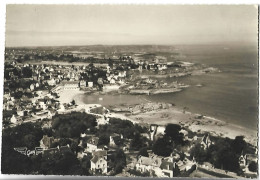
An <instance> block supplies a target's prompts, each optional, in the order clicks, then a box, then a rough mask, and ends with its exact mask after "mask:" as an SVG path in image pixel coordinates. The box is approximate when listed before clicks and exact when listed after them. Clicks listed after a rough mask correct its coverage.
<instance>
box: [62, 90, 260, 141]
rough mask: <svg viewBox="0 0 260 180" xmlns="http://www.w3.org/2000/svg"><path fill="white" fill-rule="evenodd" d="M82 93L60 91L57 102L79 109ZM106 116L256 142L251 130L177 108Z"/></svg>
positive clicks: (253, 132)
mask: <svg viewBox="0 0 260 180" xmlns="http://www.w3.org/2000/svg"><path fill="white" fill-rule="evenodd" d="M84 93H85V92H84V91H79V90H62V91H60V92H58V94H59V96H60V97H59V99H58V100H59V101H60V102H61V103H69V102H71V101H72V100H73V99H74V100H75V102H76V104H77V105H79V107H81V106H84V105H85V106H86V105H87V104H86V103H84V102H83V101H82V99H81V97H82V96H81V95H82V94H84ZM89 105H90V104H89ZM91 105H93V104H91ZM108 116H109V117H116V118H121V119H126V120H130V121H132V122H133V123H148V124H158V125H166V124H168V123H174V124H181V125H183V126H184V127H187V128H189V129H190V130H191V131H193V132H209V133H211V134H212V135H216V136H221V137H229V138H232V139H234V138H235V137H236V136H244V137H245V140H246V141H247V142H249V143H251V144H253V145H256V143H257V141H258V140H257V132H256V131H254V130H252V129H247V128H245V127H241V126H238V125H235V124H231V123H227V122H224V121H221V120H218V119H215V118H212V117H207V116H203V117H202V118H199V116H200V114H194V113H191V112H188V111H186V112H183V110H181V109H178V108H177V107H170V108H169V109H159V110H152V111H147V112H141V113H137V114H124V113H110V114H109V115H108Z"/></svg>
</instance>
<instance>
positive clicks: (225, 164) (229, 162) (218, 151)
mask: <svg viewBox="0 0 260 180" xmlns="http://www.w3.org/2000/svg"><path fill="white" fill-rule="evenodd" d="M214 142H215V143H214V144H212V145H211V146H210V147H209V148H208V149H204V148H202V147H201V146H200V144H197V145H195V146H194V147H193V148H192V149H191V156H192V157H194V158H195V159H196V161H197V162H198V163H203V162H210V163H212V164H213V165H214V167H216V168H219V169H224V170H228V171H232V172H236V173H241V169H240V166H239V157H240V156H241V153H242V152H243V153H247V152H249V149H248V145H247V143H246V142H245V140H244V137H243V136H237V137H236V138H235V139H229V138H216V140H215V141H214Z"/></svg>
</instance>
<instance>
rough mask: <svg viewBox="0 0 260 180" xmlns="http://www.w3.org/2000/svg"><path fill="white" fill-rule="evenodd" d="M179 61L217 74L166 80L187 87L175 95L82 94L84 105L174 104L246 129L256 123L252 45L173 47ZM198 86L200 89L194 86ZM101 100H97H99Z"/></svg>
mask: <svg viewBox="0 0 260 180" xmlns="http://www.w3.org/2000/svg"><path fill="white" fill-rule="evenodd" d="M176 48H177V49H178V51H179V52H180V53H181V54H182V56H183V57H184V58H183V59H182V60H184V61H189V62H194V63H202V64H206V65H208V66H212V67H217V68H218V69H219V70H220V71H221V72H218V73H210V74H204V75H197V76H188V77H182V78H168V79H165V80H166V81H167V82H172V81H176V80H177V81H179V82H183V83H185V84H189V85H191V86H190V87H189V88H186V89H185V90H183V91H181V92H178V93H169V94H160V95H151V96H131V95H116V96H115V95H113V96H112V95H94V96H93V95H85V96H84V98H83V100H84V102H85V103H100V104H103V105H104V106H109V105H118V104H130V105H131V104H136V103H140V102H145V99H147V100H149V101H153V102H168V103H174V104H175V105H176V106H177V107H179V108H183V107H188V111H191V112H194V113H200V114H203V115H207V116H212V117H215V118H217V119H220V120H224V121H226V122H229V123H233V124H237V125H240V126H243V127H247V128H250V129H254V130H256V129H257V124H258V59H257V58H258V57H257V46H256V45H245V44H241V45H200V46H198V45H187V46H176ZM197 84H201V85H202V87H197V86H196V85H197ZM100 97H101V98H103V100H99V98H100Z"/></svg>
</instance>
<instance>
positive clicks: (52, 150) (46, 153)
mask: <svg viewBox="0 0 260 180" xmlns="http://www.w3.org/2000/svg"><path fill="white" fill-rule="evenodd" d="M57 152H59V148H57V147H56V148H50V149H47V150H45V151H43V155H44V156H49V155H52V154H55V153H57Z"/></svg>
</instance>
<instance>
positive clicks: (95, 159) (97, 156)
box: [91, 150, 107, 163]
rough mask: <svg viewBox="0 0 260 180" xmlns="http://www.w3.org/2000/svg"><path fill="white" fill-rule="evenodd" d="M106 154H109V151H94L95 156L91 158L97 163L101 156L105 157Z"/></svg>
mask: <svg viewBox="0 0 260 180" xmlns="http://www.w3.org/2000/svg"><path fill="white" fill-rule="evenodd" d="M104 156H107V151H105V150H102V151H95V152H93V158H92V159H91V161H92V162H93V163H96V162H97V161H98V160H99V159H100V158H103V157H104Z"/></svg>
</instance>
